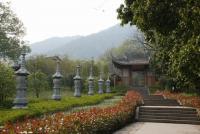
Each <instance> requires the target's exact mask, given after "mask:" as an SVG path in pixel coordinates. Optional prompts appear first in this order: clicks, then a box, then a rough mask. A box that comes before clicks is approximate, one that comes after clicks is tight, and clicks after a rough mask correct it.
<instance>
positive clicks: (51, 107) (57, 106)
mask: <svg viewBox="0 0 200 134" xmlns="http://www.w3.org/2000/svg"><path fill="white" fill-rule="evenodd" d="M113 96H114V94H103V95H93V96H86V95H83V96H82V97H80V98H75V97H69V96H68V97H66V98H63V99H62V100H61V101H54V100H41V99H32V100H31V101H30V102H29V104H28V108H27V109H0V124H2V123H4V122H7V121H16V120H19V119H24V118H26V117H33V116H39V115H42V114H44V113H52V112H56V111H65V110H68V109H70V108H73V107H78V106H85V105H94V104H98V103H100V102H101V101H103V100H104V99H109V98H112V97H113Z"/></svg>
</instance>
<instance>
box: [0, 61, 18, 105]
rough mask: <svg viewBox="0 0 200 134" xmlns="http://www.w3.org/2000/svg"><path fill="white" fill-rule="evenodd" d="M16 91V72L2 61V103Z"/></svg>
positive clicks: (0, 89)
mask: <svg viewBox="0 0 200 134" xmlns="http://www.w3.org/2000/svg"><path fill="white" fill-rule="evenodd" d="M14 93H15V79H14V72H13V70H12V69H11V68H9V67H7V66H5V65H3V64H1V63H0V104H3V103H4V101H5V100H6V99H7V98H8V97H12V96H13V94H14Z"/></svg>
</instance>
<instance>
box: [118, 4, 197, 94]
mask: <svg viewBox="0 0 200 134" xmlns="http://www.w3.org/2000/svg"><path fill="white" fill-rule="evenodd" d="M117 12H118V18H119V19H120V20H121V24H122V25H123V24H127V23H130V24H132V25H137V27H138V28H139V29H140V30H141V31H142V32H143V33H144V35H145V37H146V38H145V39H146V42H147V45H148V47H149V48H151V49H152V50H153V53H152V58H151V59H153V60H152V63H153V65H154V67H155V69H156V70H157V71H158V72H159V73H161V74H164V75H166V76H168V77H169V78H171V79H173V80H175V81H176V82H177V85H178V86H179V87H185V88H193V89H200V82H199V81H200V69H199V66H200V33H199V31H200V21H199V20H200V1H199V0H163V1H161V0H125V4H122V5H121V6H120V7H119V8H118V10H117ZM199 91H200V90H199Z"/></svg>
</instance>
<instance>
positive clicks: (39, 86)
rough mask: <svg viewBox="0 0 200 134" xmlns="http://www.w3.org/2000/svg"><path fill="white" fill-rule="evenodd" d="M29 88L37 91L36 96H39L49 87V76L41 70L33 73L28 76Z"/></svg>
mask: <svg viewBox="0 0 200 134" xmlns="http://www.w3.org/2000/svg"><path fill="white" fill-rule="evenodd" d="M28 88H29V89H30V90H31V91H33V92H35V95H36V97H37V98H39V96H40V93H41V92H42V91H45V90H48V89H49V83H48V81H47V76H46V75H45V74H44V73H42V72H40V71H37V72H34V73H32V74H31V75H29V77H28Z"/></svg>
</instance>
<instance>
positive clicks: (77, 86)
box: [74, 65, 81, 97]
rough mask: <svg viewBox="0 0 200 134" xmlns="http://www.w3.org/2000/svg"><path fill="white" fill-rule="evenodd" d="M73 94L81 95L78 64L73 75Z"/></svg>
mask: <svg viewBox="0 0 200 134" xmlns="http://www.w3.org/2000/svg"><path fill="white" fill-rule="evenodd" d="M74 90H75V91H74V96H75V97H80V96H81V76H80V65H78V66H77V67H76V76H75V77H74Z"/></svg>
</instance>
